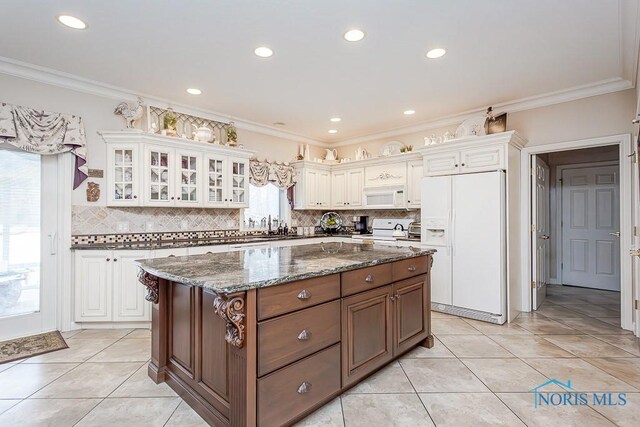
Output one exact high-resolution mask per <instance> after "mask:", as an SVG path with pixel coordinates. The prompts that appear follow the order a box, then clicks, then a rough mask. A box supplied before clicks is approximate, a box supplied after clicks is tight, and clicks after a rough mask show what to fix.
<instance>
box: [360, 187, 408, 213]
mask: <svg viewBox="0 0 640 427" xmlns="http://www.w3.org/2000/svg"><path fill="white" fill-rule="evenodd" d="M363 192H364V207H365V208H366V209H372V208H374V209H399V208H406V207H407V198H406V194H407V191H406V189H405V188H404V186H393V187H367V188H365V189H364V190H363Z"/></svg>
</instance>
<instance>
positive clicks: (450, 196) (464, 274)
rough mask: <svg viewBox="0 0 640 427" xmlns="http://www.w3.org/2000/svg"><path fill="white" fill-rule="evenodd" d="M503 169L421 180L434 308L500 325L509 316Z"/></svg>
mask: <svg viewBox="0 0 640 427" xmlns="http://www.w3.org/2000/svg"><path fill="white" fill-rule="evenodd" d="M505 203H506V196H505V173H504V171H497V172H485V173H474V174H464V175H452V176H436V177H426V178H423V180H422V228H423V229H422V245H423V246H426V247H429V248H435V249H437V252H436V253H435V254H434V263H433V268H432V271H431V301H432V308H433V309H434V310H436V311H442V312H446V313H450V314H455V315H457V316H464V317H470V318H473V319H477V320H484V321H488V322H492V323H499V324H502V323H504V322H505V321H506V316H507V284H506V282H507V281H506V249H505V248H506V225H505V224H506V223H505Z"/></svg>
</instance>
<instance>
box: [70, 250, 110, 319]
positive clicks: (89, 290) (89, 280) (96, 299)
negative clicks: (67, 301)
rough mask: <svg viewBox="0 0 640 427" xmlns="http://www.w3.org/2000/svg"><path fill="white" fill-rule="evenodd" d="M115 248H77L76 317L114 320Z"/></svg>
mask: <svg viewBox="0 0 640 427" xmlns="http://www.w3.org/2000/svg"><path fill="white" fill-rule="evenodd" d="M112 258H113V256H112V251H99V250H97V251H94V250H86V251H76V257H75V263H76V264H75V272H76V277H75V284H74V292H75V300H76V304H75V306H76V310H75V320H76V322H97V321H103V322H104V321H110V320H111V313H112V311H111V277H112V263H113V259H112Z"/></svg>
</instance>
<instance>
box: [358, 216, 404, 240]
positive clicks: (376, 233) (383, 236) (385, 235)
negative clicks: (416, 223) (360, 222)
mask: <svg viewBox="0 0 640 427" xmlns="http://www.w3.org/2000/svg"><path fill="white" fill-rule="evenodd" d="M412 222H413V219H402V218H374V219H373V222H372V226H373V233H372V234H368V235H359V234H356V235H353V236H351V238H352V239H353V240H356V241H358V240H360V241H362V240H368V241H369V240H372V241H373V242H374V243H381V242H395V241H396V240H397V239H398V237H405V238H406V237H407V231H406V230H408V229H409V225H410V224H411V223H412ZM398 226H399V227H398ZM396 227H398V228H400V229H401V230H400V231H401V232H402V236H394V232H395V233H396V234H397V231H398V230H396Z"/></svg>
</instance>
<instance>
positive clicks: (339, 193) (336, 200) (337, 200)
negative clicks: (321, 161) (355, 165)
mask: <svg viewBox="0 0 640 427" xmlns="http://www.w3.org/2000/svg"><path fill="white" fill-rule="evenodd" d="M331 206H333V207H334V208H344V207H346V206H347V171H346V170H342V171H335V172H333V173H332V174H331Z"/></svg>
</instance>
